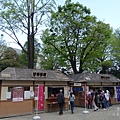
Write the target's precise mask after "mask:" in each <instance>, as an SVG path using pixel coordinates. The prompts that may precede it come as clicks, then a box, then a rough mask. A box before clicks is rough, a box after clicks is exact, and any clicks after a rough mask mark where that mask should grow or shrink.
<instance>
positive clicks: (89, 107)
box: [87, 92, 92, 109]
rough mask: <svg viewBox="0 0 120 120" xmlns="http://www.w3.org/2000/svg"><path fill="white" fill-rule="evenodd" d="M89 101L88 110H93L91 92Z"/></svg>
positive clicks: (88, 96)
mask: <svg viewBox="0 0 120 120" xmlns="http://www.w3.org/2000/svg"><path fill="white" fill-rule="evenodd" d="M87 100H88V109H92V95H91V92H88V95H87Z"/></svg>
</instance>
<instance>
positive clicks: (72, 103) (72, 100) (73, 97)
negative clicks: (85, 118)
mask: <svg viewBox="0 0 120 120" xmlns="http://www.w3.org/2000/svg"><path fill="white" fill-rule="evenodd" d="M69 100H70V106H71V113H74V100H75V95H74V94H73V92H71V93H70V96H69Z"/></svg>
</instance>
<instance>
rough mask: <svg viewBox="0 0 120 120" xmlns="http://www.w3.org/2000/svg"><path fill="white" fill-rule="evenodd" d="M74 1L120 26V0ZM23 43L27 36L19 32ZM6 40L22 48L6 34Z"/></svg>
mask: <svg viewBox="0 0 120 120" xmlns="http://www.w3.org/2000/svg"><path fill="white" fill-rule="evenodd" d="M72 2H74V3H76V2H79V3H80V4H83V6H86V7H87V8H89V9H90V10H91V15H94V16H96V17H97V20H101V21H103V22H104V23H108V24H110V26H111V27H112V28H113V29H117V28H119V27H120V13H119V12H120V7H119V6H120V0H72ZM56 3H57V5H61V6H62V5H64V3H65V0H56ZM19 37H20V38H21V40H22V41H21V43H22V45H24V43H25V40H26V38H25V36H23V35H21V34H19ZM3 39H4V40H6V42H7V43H8V45H9V46H10V47H13V48H18V49H21V48H20V47H19V46H18V45H17V44H15V43H13V40H12V39H11V38H9V37H8V36H6V35H5V34H4V38H3Z"/></svg>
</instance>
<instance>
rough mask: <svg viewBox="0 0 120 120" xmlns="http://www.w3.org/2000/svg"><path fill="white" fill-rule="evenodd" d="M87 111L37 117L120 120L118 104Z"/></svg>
mask: <svg viewBox="0 0 120 120" xmlns="http://www.w3.org/2000/svg"><path fill="white" fill-rule="evenodd" d="M87 110H88V111H89V114H83V111H84V108H81V107H75V110H74V114H71V111H70V110H69V111H64V114H63V115H62V116H59V115H58V112H51V113H41V114H39V116H40V117H41V119H40V120H120V104H118V105H113V106H111V107H110V109H109V110H103V109H99V110H98V111H94V110H93V109H87ZM33 116H34V115H26V116H17V117H11V118H3V119H0V120H33Z"/></svg>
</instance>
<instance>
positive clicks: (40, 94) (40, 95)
mask: <svg viewBox="0 0 120 120" xmlns="http://www.w3.org/2000/svg"><path fill="white" fill-rule="evenodd" d="M38 110H44V86H43V85H39V86H38Z"/></svg>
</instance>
